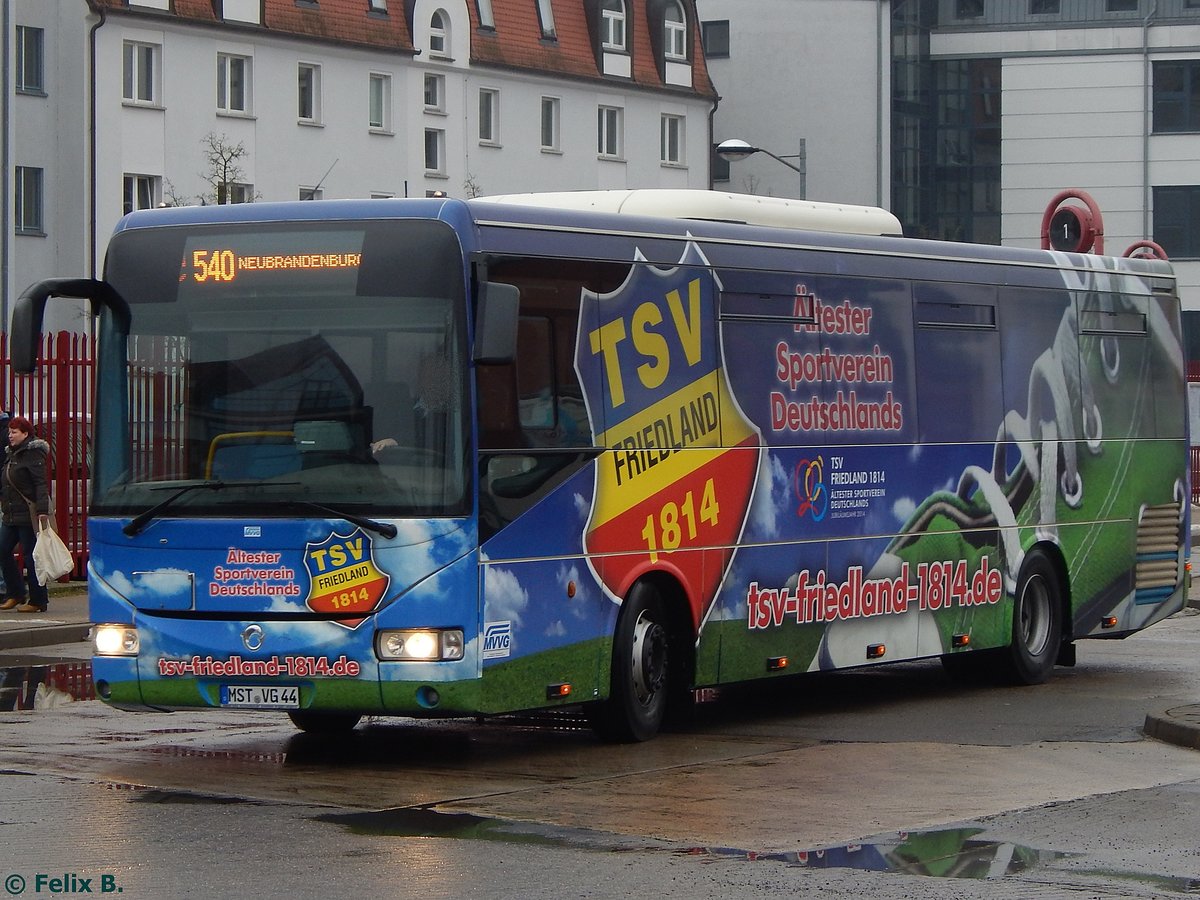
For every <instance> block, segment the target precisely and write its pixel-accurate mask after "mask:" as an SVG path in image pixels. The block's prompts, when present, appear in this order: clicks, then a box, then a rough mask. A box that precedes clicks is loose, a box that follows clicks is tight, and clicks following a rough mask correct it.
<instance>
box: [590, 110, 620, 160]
mask: <svg viewBox="0 0 1200 900" xmlns="http://www.w3.org/2000/svg"><path fill="white" fill-rule="evenodd" d="M622 112H623V111H622V109H621V108H620V107H619V106H601V107H600V108H599V110H598V116H597V123H598V124H597V130H596V152H597V153H599V154H600V155H601V156H606V157H609V158H610V159H620V158H621V149H622V148H621V118H622Z"/></svg>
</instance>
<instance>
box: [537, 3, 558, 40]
mask: <svg viewBox="0 0 1200 900" xmlns="http://www.w3.org/2000/svg"><path fill="white" fill-rule="evenodd" d="M537 13H538V21H539V22H541V24H542V37H543V38H545V39H547V40H554V38H555V37H556V34H557V33H556V32H555V30H554V10H553V9H552V8H551V7H550V0H537Z"/></svg>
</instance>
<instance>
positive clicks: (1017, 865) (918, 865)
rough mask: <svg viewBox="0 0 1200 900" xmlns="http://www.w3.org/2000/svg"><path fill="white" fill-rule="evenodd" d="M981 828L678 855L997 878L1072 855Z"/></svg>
mask: <svg viewBox="0 0 1200 900" xmlns="http://www.w3.org/2000/svg"><path fill="white" fill-rule="evenodd" d="M983 830H984V829H982V828H979V827H969V828H947V829H939V830H934V831H908V832H904V831H901V832H897V833H895V834H894V835H884V836H880V837H877V838H874V839H872V840H871V841H868V842H863V843H855V844H846V845H844V846H839V847H826V848H823V849H820V850H797V851H792V852H786V853H753V852H747V851H745V850H734V849H731V848H718V847H696V848H693V849H691V850H686V851H681V852H684V853H688V854H691V855H698V856H708V857H711V858H719V859H750V860H773V861H775V862H782V863H786V864H787V865H792V866H804V867H807V868H810V869H860V870H864V871H872V872H895V873H898V874H904V875H925V876H930V877H934V878H999V877H1001V876H1004V875H1016V874H1019V873H1021V872H1028V871H1030V870H1031V869H1034V868H1037V867H1039V866H1044V865H1047V864H1048V863H1052V862H1055V861H1057V860H1060V859H1063V858H1065V857H1067V856H1069V855H1070V854H1067V853H1060V852H1058V851H1054V850H1035V849H1034V848H1032V847H1023V846H1021V845H1019V844H1011V843H1007V842H1003V841H990V840H978V839H976V835H978V834H981V833H982V832H983Z"/></svg>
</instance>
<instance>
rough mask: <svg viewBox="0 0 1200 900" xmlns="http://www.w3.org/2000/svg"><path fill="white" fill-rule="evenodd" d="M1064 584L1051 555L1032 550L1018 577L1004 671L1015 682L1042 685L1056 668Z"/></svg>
mask: <svg viewBox="0 0 1200 900" xmlns="http://www.w3.org/2000/svg"><path fill="white" fill-rule="evenodd" d="M1062 608H1063V604H1062V587H1061V585H1060V582H1059V578H1058V572H1057V571H1056V570H1055V567H1054V564H1053V563H1052V562H1051V560H1050V558H1049V557H1048V556H1047V555H1046V554H1045V553H1043V552H1042V551H1040V550H1033V551H1030V553H1029V555H1028V556H1027V557H1026V558H1025V564H1024V565H1023V566H1022V567H1021V576H1020V578H1019V579H1018V580H1017V596H1016V601H1015V602H1014V603H1013V623H1012V643H1011V644H1009V648H1008V653H1007V655H1006V656H1005V657H1004V674H1005V675H1006V676H1007V678H1008V679H1009V680H1010V681H1013V682H1015V683H1016V684H1041V683H1043V682H1044V681H1045V680H1046V679H1047V678H1049V677H1050V673H1051V672H1052V671H1054V663H1055V660H1057V659H1058V651H1059V644H1060V643H1061V642H1062V626H1063V622H1062Z"/></svg>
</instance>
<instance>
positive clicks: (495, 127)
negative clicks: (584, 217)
mask: <svg viewBox="0 0 1200 900" xmlns="http://www.w3.org/2000/svg"><path fill="white" fill-rule="evenodd" d="M0 16H2V17H3V34H4V36H5V37H4V40H5V45H4V55H5V62H6V65H5V73H6V76H5V78H6V81H5V83H4V85H3V95H4V115H3V121H4V129H5V130H4V136H3V141H2V142H0V152H2V153H3V156H4V160H3V162H4V165H3V173H4V174H3V177H4V179H5V196H8V197H12V198H13V200H12V202H10V203H8V204H6V206H5V211H4V227H3V229H2V231H3V246H2V247H0V252H2V257H3V284H2V285H0V299H2V301H3V320H2V321H3V322H7V321H8V315H9V311H10V309H11V305H12V302H13V300H14V298H15V297H16V296H18V295H19V293H20V292H21V291H22V290H23V289H24V288H25V287H26V286H27V285H28V284H30V283H31V282H33V281H35V280H37V279H39V278H45V277H48V276H53V275H89V276H95V275H98V274H100V272H101V271H102V267H103V255H104V247H105V244H106V242H107V239H108V235H109V234H110V233H111V232H112V229H113V226H114V225H115V224H116V222H117V220H118V219H119V218H120V217H121V216H122V215H123V214H124V213H125V212H127V211H129V210H131V209H140V208H145V207H149V206H157V205H159V204H163V203H169V204H177V203H200V202H206V203H212V202H243V201H253V200H295V199H315V198H344V197H404V196H427V195H429V194H432V193H433V192H435V191H442V192H444V193H445V194H447V195H449V196H480V195H485V194H497V193H513V192H521V191H534V190H566V189H585V188H591V189H595V188H632V187H665V188H686V187H692V188H702V187H707V186H708V184H709V169H708V163H709V147H710V144H711V135H710V119H711V112H712V109H713V107H714V104H715V101H716V92H715V90H714V88H713V86H712V82H711V81H710V79H709V76H708V73H707V70H706V68H705V64H704V57H703V53H702V51H701V46H700V33H699V25H698V21H697V16H696V12H695V6H694V2H693V0H407V2H406V0H6V2H4V3H3V4H2V12H0ZM209 154H212V155H214V156H215V157H219V158H220V160H221V162H219V163H216V164H214V162H213V160H212V159H210V158H209ZM55 306H59V307H61V305H55ZM59 315H60V316H62V318H61V319H60V320H58V321H48V322H47V325H48V327H50V328H60V329H77V328H80V327H82V316H81V314H75V315H74V316H73V315H71V314H70V313H59Z"/></svg>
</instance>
